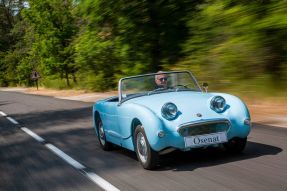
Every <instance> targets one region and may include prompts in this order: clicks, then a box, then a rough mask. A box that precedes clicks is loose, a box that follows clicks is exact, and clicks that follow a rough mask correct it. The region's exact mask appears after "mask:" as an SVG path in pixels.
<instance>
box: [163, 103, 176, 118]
mask: <svg viewBox="0 0 287 191" xmlns="http://www.w3.org/2000/svg"><path fill="white" fill-rule="evenodd" d="M161 114H162V116H163V117H164V118H166V119H167V120H173V119H175V118H176V116H177V107H176V105H175V104H174V103H170V102H169V103H166V104H164V105H163V106H162V108H161Z"/></svg>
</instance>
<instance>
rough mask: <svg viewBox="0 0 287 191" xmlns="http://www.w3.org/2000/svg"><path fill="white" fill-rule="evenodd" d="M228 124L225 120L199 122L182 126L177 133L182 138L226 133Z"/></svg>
mask: <svg viewBox="0 0 287 191" xmlns="http://www.w3.org/2000/svg"><path fill="white" fill-rule="evenodd" d="M229 128H230V123H229V121H228V120H226V119H213V120H200V121H195V122H190V123H186V124H182V125H180V126H179V128H178V130H177V131H178V133H179V134H180V135H181V136H183V137H187V136H194V135H204V134H211V133H219V132H227V131H228V130H229Z"/></svg>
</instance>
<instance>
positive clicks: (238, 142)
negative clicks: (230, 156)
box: [223, 137, 247, 153]
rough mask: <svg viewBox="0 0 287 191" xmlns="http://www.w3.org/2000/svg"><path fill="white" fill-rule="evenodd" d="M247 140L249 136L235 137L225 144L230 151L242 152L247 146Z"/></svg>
mask: <svg viewBox="0 0 287 191" xmlns="http://www.w3.org/2000/svg"><path fill="white" fill-rule="evenodd" d="M246 142H247V138H239V137H235V138H233V139H231V140H229V141H228V142H227V143H224V144H223V145H224V147H225V149H226V150H227V151H228V152H231V153H241V152H242V151H243V150H244V148H245V146H246Z"/></svg>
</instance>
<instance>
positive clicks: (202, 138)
mask: <svg viewBox="0 0 287 191" xmlns="http://www.w3.org/2000/svg"><path fill="white" fill-rule="evenodd" d="M224 142H227V136H226V132H219V133H212V134H205V135H196V136H189V137H184V143H185V147H186V148H188V147H201V146H206V145H213V144H217V143H224Z"/></svg>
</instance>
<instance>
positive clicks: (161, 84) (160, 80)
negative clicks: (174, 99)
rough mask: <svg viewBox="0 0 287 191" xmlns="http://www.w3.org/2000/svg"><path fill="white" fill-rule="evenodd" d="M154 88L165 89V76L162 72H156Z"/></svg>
mask: <svg viewBox="0 0 287 191" xmlns="http://www.w3.org/2000/svg"><path fill="white" fill-rule="evenodd" d="M155 83H156V85H157V87H156V88H165V89H166V88H167V75H166V74H164V73H163V71H158V72H157V74H156V75H155Z"/></svg>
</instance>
